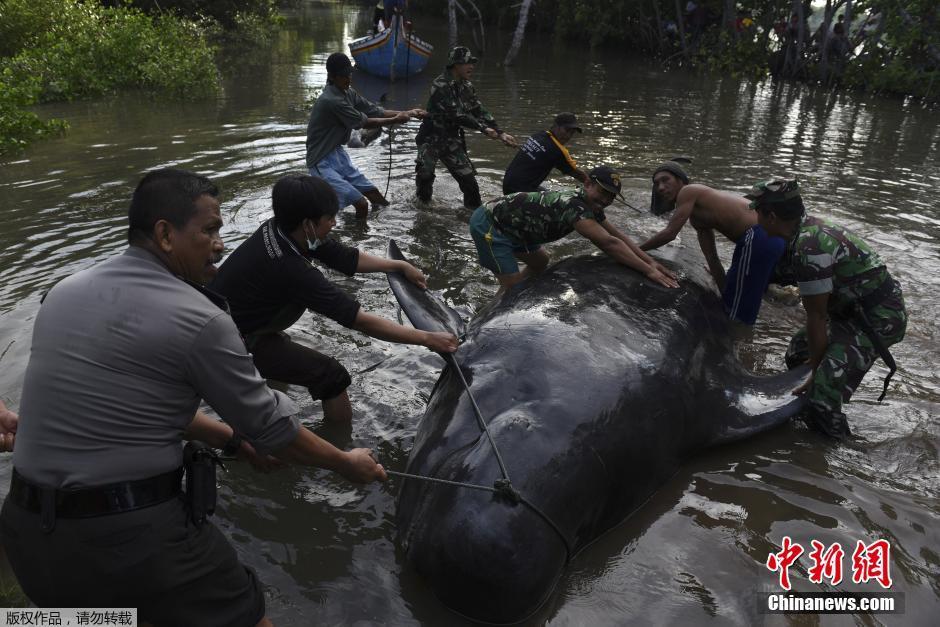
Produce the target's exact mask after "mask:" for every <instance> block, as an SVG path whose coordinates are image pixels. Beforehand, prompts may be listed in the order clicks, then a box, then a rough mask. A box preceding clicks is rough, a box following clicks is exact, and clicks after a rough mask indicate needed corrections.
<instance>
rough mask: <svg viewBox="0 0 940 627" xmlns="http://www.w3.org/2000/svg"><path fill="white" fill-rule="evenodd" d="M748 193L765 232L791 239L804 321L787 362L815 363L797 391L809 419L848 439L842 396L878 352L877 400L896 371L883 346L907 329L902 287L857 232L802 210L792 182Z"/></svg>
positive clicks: (789, 257)
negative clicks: (882, 369)
mask: <svg viewBox="0 0 940 627" xmlns="http://www.w3.org/2000/svg"><path fill="white" fill-rule="evenodd" d="M748 198H751V199H753V202H752V205H753V206H754V208H755V209H756V210H757V219H758V222H759V224H760V225H761V226H762V227H763V228H764V229H765V230H766V231H767V233H769V234H771V235H775V236H777V237H782V238H784V239H786V240H787V241H788V242H789V246H788V248H787V253H786V256H785V258H784V260H783V262H782V265H784V266H785V268H786V271H787V273H788V274H792V275H793V276H795V278H796V280H797V285H798V286H799V289H800V296H801V297H802V299H803V307H804V309H806V327H805V328H804V329H801V330H800V331H799V332H798V333H797V334H796V335H794V336H793V339H792V340H790V346H789V347H788V348H787V353H786V362H787V366H789V367H791V368H793V367H795V366H797V365H799V364H801V363H804V362H805V363H808V364H809V365H810V366H812V368H813V373H812V375H811V376H810V378H809V379H808V380H807V381H806V383H804V384H803V385H801V386H800V387H799V388H797V389H796V390H794V394H798V393H802V392H804V391H806V392H807V405H808V407H807V409H806V412H805V420H806V423H807V424H808V425H809V426H810V427H812V428H815V429H817V430H819V431H822V432H823V433H825V434H827V435H829V436H831V437H833V438H837V439H842V438H845V437H848V436H850V435H851V433H850V431H849V426H848V422H847V421H846V418H845V414H844V413H843V412H842V403H843V401H848V400H849V398H850V397H851V396H852V393H853V392H855V389H856V388H857V387H858V386H859V384H860V383H861V382H862V378H863V377H864V376H865V373H867V372H868V370H869V369H870V368H871V367H872V365H873V364H874V362H875V360H876V359H878V358H879V357H881V359H882V360H884V362H885V365H887V366H888V368H889V373H888V377H887V378H886V379H885V382H884V390H883V392H882V395H881V398H879V399H878V400H879V401H880V400H881V399H882V398H884V393H885V392H887V389H888V381H889V380H890V378H891V375H892V374H893V373H894V370H895V364H894V359H893V358H892V357H891V353H889V352H888V348H887V347H888V346H891V345H892V344H896V343H897V342H900V341H901V340H902V339H903V338H904V331H905V329H906V328H907V312H906V311H905V309H904V297H903V295H902V294H901V286H900V285H899V284H898V282H897V281H895V280H894V279H893V278H892V277H891V275H890V274H889V273H888V269H887V268H886V267H885V265H884V262H883V261H882V260H881V258H880V257H879V256H878V255H877V254H876V253H875V252H874V251H873V250H872V249H871V248H870V247H869V246H868V244H866V243H865V242H864V241H863V240H862V239H861V238H859V237H858V236H857V235H855V234H854V233H852V232H850V231H848V230H846V229H844V228H842V227H840V226H837V225H835V224H833V223H831V222H829V221H828V220H823V219H821V218H815V217H812V216H806V215H805V211H804V208H803V200H802V198H801V197H800V189H799V185H798V184H797V182H796V181H795V180H773V181H766V182H763V183H758V184H757V185H755V186H754V187H753V188H752V189H751V192H750V193H749V194H748Z"/></svg>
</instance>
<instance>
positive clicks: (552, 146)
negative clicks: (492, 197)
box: [503, 113, 588, 194]
mask: <svg viewBox="0 0 940 627" xmlns="http://www.w3.org/2000/svg"><path fill="white" fill-rule="evenodd" d="M580 132H581V127H580V126H578V119H577V118H576V117H575V116H574V114H573V113H559V114H558V115H556V116H555V123H554V124H553V125H552V128H551V129H550V130H548V131H539V132H538V133H535V134H534V135H532V136H531V137H530V138H529V139H527V140H526V141H525V143H524V144H522V146H521V147H520V148H519V152H517V153H516V156H515V157H513V160H512V161H511V162H510V163H509V167H508V168H506V174H505V176H503V194H513V193H515V192H538V191H545V189H544V188H543V187H542V182H543V181H544V180H545V179H546V177H548V175H549V173H550V172H551V171H552V168H558V169H559V170H561V171H562V172H564V173H565V174H568V175H570V176H573V177H574V178H576V179H578V180H579V181H580V182H581V183H586V182H587V180H588V177H587V175H586V174H585V173H584V171H582V170H580V169H578V164H576V163H575V162H574V159H572V158H571V155H570V154H568V149H567V148H565V144H567V143H568V142H569V141H571V138H572V137H574V134H575V133H580Z"/></svg>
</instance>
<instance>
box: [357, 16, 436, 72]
mask: <svg viewBox="0 0 940 627" xmlns="http://www.w3.org/2000/svg"><path fill="white" fill-rule="evenodd" d="M433 51H434V46H432V45H431V44H429V43H428V42H426V41H424V40H423V39H420V38H418V37H416V36H415V35H413V34H411V33H407V32H405V27H404V24H403V23H402V20H401V18H400V17H399V16H397V15H396V16H394V17H393V18H392V24H391V25H390V27H389V28H387V29H386V30H384V31H382V32H381V33H376V34H375V35H369V36H367V37H361V38H359V39H356V40H353V41H352V42H350V44H349V52H350V53H351V54H352V57H353V59H355V60H356V67H359V68H361V69H362V70H364V71H365V72H368V73H369V74H373V75H375V76H381V77H383V78H390V79H392V80H394V79H396V78H403V77H408V76H412V75H414V74H417V73H419V72H421V71H422V70H424V68H425V67H426V66H427V64H428V60H429V59H430V58H431V54H432V52H433Z"/></svg>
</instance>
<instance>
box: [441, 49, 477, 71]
mask: <svg viewBox="0 0 940 627" xmlns="http://www.w3.org/2000/svg"><path fill="white" fill-rule="evenodd" d="M478 60H479V59H477V58H476V57H475V56H473V53H471V52H470V48H467V47H466V46H456V47H455V48H454V49H453V50H451V51H450V54H448V55H447V67H454V66H455V65H457V64H459V63H476V62H477V61H478Z"/></svg>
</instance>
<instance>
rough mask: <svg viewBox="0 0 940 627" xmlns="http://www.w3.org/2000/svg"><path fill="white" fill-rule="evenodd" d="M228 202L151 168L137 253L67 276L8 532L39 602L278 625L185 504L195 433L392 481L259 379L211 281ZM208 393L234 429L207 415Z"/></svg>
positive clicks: (24, 422) (33, 355) (197, 183)
mask: <svg viewBox="0 0 940 627" xmlns="http://www.w3.org/2000/svg"><path fill="white" fill-rule="evenodd" d="M217 196H218V190H217V188H216V187H215V186H214V185H213V184H212V183H211V182H210V181H209V180H208V179H206V178H204V177H200V176H196V175H194V174H190V173H188V172H183V171H180V170H159V171H155V172H151V173H150V174H148V175H147V176H145V177H144V179H143V180H142V181H141V182H140V184H139V185H138V187H137V189H136V191H135V192H134V198H133V200H132V202H131V206H130V210H129V219H130V228H129V233H128V240H129V242H130V246H129V247H128V249H127V250H126V251H125V252H124V253H123V254H121V255H118V256H116V257H113V258H111V259H108V260H107V261H104V262H102V263H99V264H97V265H95V266H93V267H91V268H89V269H86V270H83V271H81V272H78V273H77V274H74V275H72V276H70V277H68V278H66V279H64V280H62V281H60V282H59V283H58V284H57V285H56V286H55V287H53V288H52V289H51V290H50V291H49V293H48V294H47V295H46V297H45V299H44V302H43V304H42V306H41V307H40V310H39V313H38V315H37V316H36V322H35V326H34V329H33V339H32V347H31V352H30V359H29V365H28V366H27V369H26V378H25V382H24V385H23V394H22V399H21V403H20V407H19V414H20V417H19V424H18V427H17V430H16V447H15V451H14V453H13V466H14V470H13V478H12V482H11V485H10V491H9V494H8V496H7V499H6V501H5V502H4V504H3V511H2V514H0V529H2V540H3V545H4V548H5V549H6V552H7V556H8V558H9V560H10V564H11V565H12V566H13V570H14V572H15V573H16V576H17V578H18V579H19V582H20V584H21V586H22V588H23V591H24V592H25V593H26V595H27V596H28V597H29V598H30V599H31V600H32V601H33V602H34V603H36V604H37V605H39V606H41V607H136V608H138V611H139V617H140V619H141V620H142V621H146V622H149V623H152V624H155V625H179V626H185V625H194V626H195V625H199V626H230V627H243V626H245V625H270V622H269V621H268V620H267V619H266V618H265V608H264V596H263V594H262V589H261V585H260V583H259V582H258V580H257V578H256V577H255V575H254V573H253V572H252V571H251V570H249V569H248V568H246V567H245V566H243V565H241V564H240V563H239V561H238V558H237V555H236V554H235V551H234V549H233V548H232V546H231V545H230V544H229V542H228V541H227V540H226V539H225V536H223V535H222V533H221V532H220V531H219V530H218V529H217V528H216V527H215V526H214V525H213V524H212V523H211V522H208V521H206V522H203V521H201V520H200V519H199V518H195V517H194V514H193V512H194V503H193V498H192V493H193V492H194V491H190V494H188V495H187V497H186V498H182V497H181V487H180V483H181V476H182V468H181V466H182V463H183V449H182V447H181V442H182V440H184V439H190V440H201V441H203V442H205V443H207V444H208V445H210V446H213V447H216V448H223V447H225V448H227V449H228V450H229V452H230V453H235V452H240V454H241V456H242V457H248V458H250V459H251V460H254V461H255V462H256V463H258V464H259V465H262V464H264V463H265V462H266V461H271V460H272V459H273V458H270V457H268V454H273V455H275V456H276V457H277V458H278V459H280V460H282V461H284V462H288V463H298V464H304V465H312V466H320V467H323V468H328V469H331V470H334V471H336V472H339V473H340V474H342V475H343V476H344V477H346V478H348V479H350V480H352V481H357V482H369V481H373V480H383V479H385V471H384V470H383V468H382V466H380V465H379V464H377V463H376V461H375V460H374V458H372V456H371V452H370V451H369V450H367V449H354V450H351V451H348V452H344V451H341V450H339V449H337V448H335V447H333V446H332V445H330V444H329V443H327V442H325V441H324V440H322V439H320V438H319V437H317V436H316V435H314V434H313V433H312V432H311V431H309V430H308V429H306V428H304V427H302V426H300V424H299V422H298V420H297V418H296V414H297V412H298V410H297V407H296V406H294V404H293V403H292V402H291V401H290V400H289V399H288V398H287V397H286V396H284V395H282V394H281V393H279V392H275V391H272V390H271V389H270V388H269V387H268V386H267V385H266V383H265V381H264V379H262V378H261V377H260V375H259V374H258V371H257V370H256V369H255V367H254V364H253V363H252V360H251V357H250V356H249V354H248V352H247V351H246V349H245V345H244V343H243V342H242V339H241V337H240V336H239V334H238V330H237V329H236V327H235V323H234V322H233V321H232V318H231V316H230V315H229V314H228V313H227V310H226V304H225V302H224V300H223V299H221V298H219V297H217V296H216V295H214V294H213V293H211V292H209V291H208V290H205V289H204V288H203V287H202V284H204V283H206V282H207V281H208V280H209V279H210V278H211V277H212V275H213V274H214V273H215V266H214V265H213V264H214V263H216V262H218V261H219V258H220V256H221V252H222V248H223V245H222V240H221V238H220V237H219V229H220V227H221V226H222V220H221V217H220V213H219V201H218V199H217ZM200 399H204V400H205V401H206V402H207V403H208V404H209V405H211V406H212V407H213V408H214V409H215V411H216V412H218V414H219V416H221V418H222V420H223V421H224V422H220V421H217V420H214V419H212V418H210V417H208V416H206V415H204V414H202V413H200V412H197V408H198V407H199V403H200ZM236 434H238V435H236ZM241 438H244V441H240V439H241ZM187 472H189V468H187ZM213 481H214V480H213ZM188 483H189V481H187V484H188ZM211 485H214V482H213V483H212V484H211ZM187 500H188V501H189V503H188V509H187ZM200 522H201V523H202V524H197V523H200Z"/></svg>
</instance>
